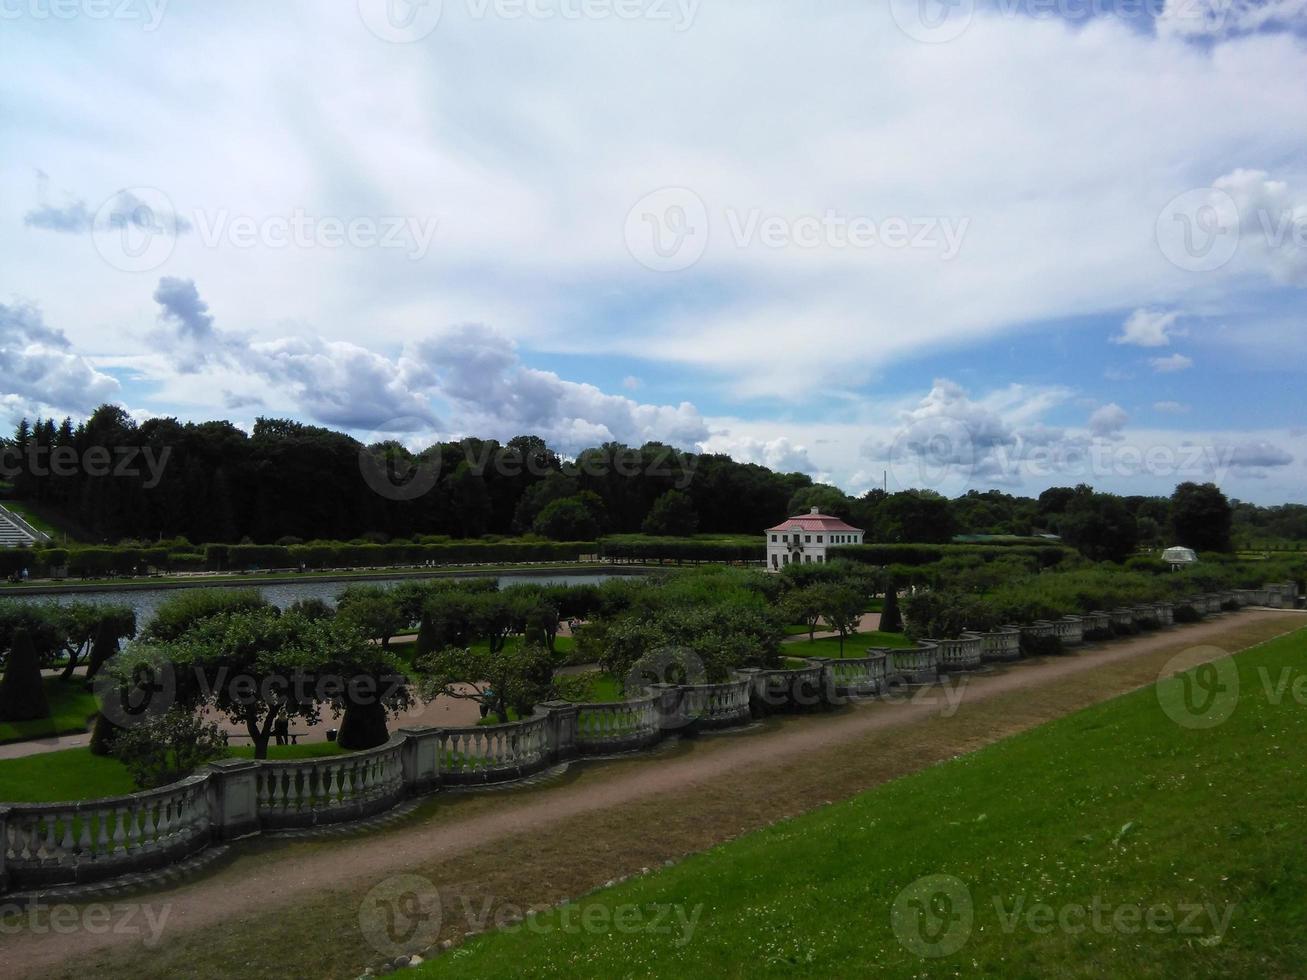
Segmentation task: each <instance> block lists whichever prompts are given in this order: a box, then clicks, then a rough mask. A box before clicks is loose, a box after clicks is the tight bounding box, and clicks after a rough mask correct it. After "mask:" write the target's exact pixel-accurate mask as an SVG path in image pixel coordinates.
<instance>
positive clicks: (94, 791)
mask: <svg viewBox="0 0 1307 980" xmlns="http://www.w3.org/2000/svg"><path fill="white" fill-rule="evenodd" d="M135 789H136V786H135V785H134V784H133V783H132V777H131V776H130V775H129V774H128V772H127V769H126V768H125V767H124V766H123V764H122V763H121V762H119V761H118V760H117V759H114V758H110V757H106V756H99V755H91V750H90V749H86V748H82V749H63V750H61V751H59V752H42V753H40V754H39V755H28V756H24V757H23V758H21V759H0V801H3V802H4V803H63V802H65V801H69V800H95V799H99V798H100V797H102V796H118V795H119V794H121V793H130V792H132V791H133V790H135Z"/></svg>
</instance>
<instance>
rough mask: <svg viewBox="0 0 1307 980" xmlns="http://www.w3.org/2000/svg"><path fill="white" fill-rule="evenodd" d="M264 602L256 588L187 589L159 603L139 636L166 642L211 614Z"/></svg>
mask: <svg viewBox="0 0 1307 980" xmlns="http://www.w3.org/2000/svg"><path fill="white" fill-rule="evenodd" d="M267 605H268V602H267V600H266V599H264V598H263V596H262V595H260V594H259V591H258V590H257V589H194V590H190V589H187V590H185V591H183V592H179V593H178V594H177V595H175V596H173V597H172V598H171V599H168V600H167V601H165V602H164V603H163V604H162V605H161V606H159V608H158V610H157V611H156V612H155V614H154V619H153V620H151V621H150V625H149V626H147V627H146V628H145V631H144V633H142V639H144V640H146V641H147V642H152V643H168V642H171V641H173V640H176V639H177V638H178V637H180V636H181V635H182V634H184V633H186V632H187V631H188V630H190V629H192V628H193V627H194V626H195V625H196V624H197V623H200V622H202V621H203V620H205V619H209V618H210V617H212V616H218V615H221V614H222V613H232V612H244V611H249V610H253V609H262V608H264V607H266V606H267Z"/></svg>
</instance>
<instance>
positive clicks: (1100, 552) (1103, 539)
mask: <svg viewBox="0 0 1307 980" xmlns="http://www.w3.org/2000/svg"><path fill="white" fill-rule="evenodd" d="M1058 529H1059V531H1060V532H1061V534H1062V539H1063V540H1064V541H1065V542H1066V543H1067V544H1069V545H1071V546H1073V547H1075V548H1079V549H1080V551H1081V553H1082V554H1083V555H1084V556H1085V557H1086V558H1089V559H1091V560H1093V561H1114V562H1118V563H1120V562H1123V561H1125V560H1126V559H1127V558H1129V557H1130V556H1131V555H1132V554H1134V551H1135V548H1136V547H1138V545H1139V525H1138V523H1137V522H1136V521H1135V518H1134V515H1133V514H1131V513H1130V511H1129V510H1128V509H1127V508H1126V506H1125V504H1124V503H1122V502H1121V498H1120V497H1116V496H1113V495H1112V494H1107V493H1094V492H1092V491H1090V492H1088V493H1077V494H1076V495H1075V496H1074V497H1072V498H1071V501H1070V503H1068V504H1067V506H1066V510H1065V511H1063V513H1062V516H1061V518H1060V519H1059V521H1058Z"/></svg>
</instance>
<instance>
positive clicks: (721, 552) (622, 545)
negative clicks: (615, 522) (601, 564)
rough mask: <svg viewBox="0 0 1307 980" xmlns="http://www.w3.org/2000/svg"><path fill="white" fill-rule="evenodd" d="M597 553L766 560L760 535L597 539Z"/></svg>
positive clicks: (622, 557)
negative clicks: (745, 538)
mask: <svg viewBox="0 0 1307 980" xmlns="http://www.w3.org/2000/svg"><path fill="white" fill-rule="evenodd" d="M599 554H600V556H601V557H603V558H611V559H613V560H616V561H639V562H647V561H659V562H660V561H675V562H677V563H678V564H679V563H680V562H685V561H727V562H734V561H751V562H761V561H765V560H766V559H767V546H766V545H765V544H764V543H763V540H762V536H761V535H759V536H758V540H757V542H756V543H751V544H746V543H744V542H734V541H696V540H694V539H693V538H643V539H641V540H629V539H621V538H601V539H600V540H599Z"/></svg>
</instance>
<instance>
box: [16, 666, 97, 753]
mask: <svg viewBox="0 0 1307 980" xmlns="http://www.w3.org/2000/svg"><path fill="white" fill-rule="evenodd" d="M85 683H86V682H85V680H84V679H83V678H81V677H78V678H76V679H75V680H72V681H67V682H65V681H61V680H59V678H57V677H46V678H45V679H44V684H45V697H46V700H47V701H49V702H50V717H49V718H42V719H40V720H38V721H5V722H0V745H4V744H5V743H6V742H25V741H27V740H28V739H33V738H49V737H50V736H52V735H76V734H80V733H81V732H84V731H86V730H87V722H88V720H89V719H90V718H91V717H92V716H93V715H94V714H95V713H96V711H97V710H98V708H97V707H96V704H95V695H93V694H92V693H91V692H90V691H88V690H86V688H85V687H84V685H85Z"/></svg>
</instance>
